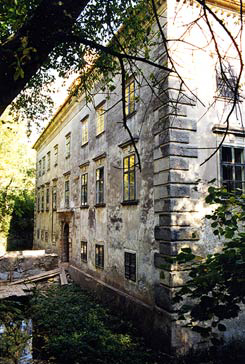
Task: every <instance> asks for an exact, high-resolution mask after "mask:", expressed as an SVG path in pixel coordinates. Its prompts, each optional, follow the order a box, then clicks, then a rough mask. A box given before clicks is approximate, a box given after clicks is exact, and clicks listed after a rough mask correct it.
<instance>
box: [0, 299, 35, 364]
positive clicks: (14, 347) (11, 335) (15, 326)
mask: <svg viewBox="0 0 245 364" xmlns="http://www.w3.org/2000/svg"><path fill="white" fill-rule="evenodd" d="M26 317H27V314H26V306H25V305H24V304H22V303H20V302H19V301H10V300H2V301H1V302H0V326H2V325H3V326H2V327H4V332H3V333H2V334H0V363H5V364H12V363H14V364H18V362H19V359H20V357H21V354H22V352H23V350H24V348H25V347H26V344H27V342H28V340H29V339H30V335H29V334H28V332H27V331H26V330H23V329H22V326H23V321H26Z"/></svg>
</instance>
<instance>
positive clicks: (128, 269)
mask: <svg viewBox="0 0 245 364" xmlns="http://www.w3.org/2000/svg"><path fill="white" fill-rule="evenodd" d="M124 267H125V278H127V279H129V280H130V281H134V282H136V254H135V253H128V252H125V253H124Z"/></svg>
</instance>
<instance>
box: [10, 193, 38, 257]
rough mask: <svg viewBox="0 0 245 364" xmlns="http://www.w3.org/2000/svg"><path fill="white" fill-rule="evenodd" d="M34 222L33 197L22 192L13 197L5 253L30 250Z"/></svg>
mask: <svg viewBox="0 0 245 364" xmlns="http://www.w3.org/2000/svg"><path fill="white" fill-rule="evenodd" d="M33 222H34V196H33V194H32V193H30V192H28V191H24V192H23V193H22V194H20V195H19V196H16V197H15V202H14V209H13V213H12V216H11V221H10V227H9V231H8V237H7V251H13V250H25V249H32V246H33Z"/></svg>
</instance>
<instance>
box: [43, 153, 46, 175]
mask: <svg viewBox="0 0 245 364" xmlns="http://www.w3.org/2000/svg"><path fill="white" fill-rule="evenodd" d="M45 160H46V158H45V157H43V175H44V174H45Z"/></svg>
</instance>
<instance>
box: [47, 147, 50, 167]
mask: <svg viewBox="0 0 245 364" xmlns="http://www.w3.org/2000/svg"><path fill="white" fill-rule="evenodd" d="M49 170H50V152H48V154H47V171H49Z"/></svg>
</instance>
